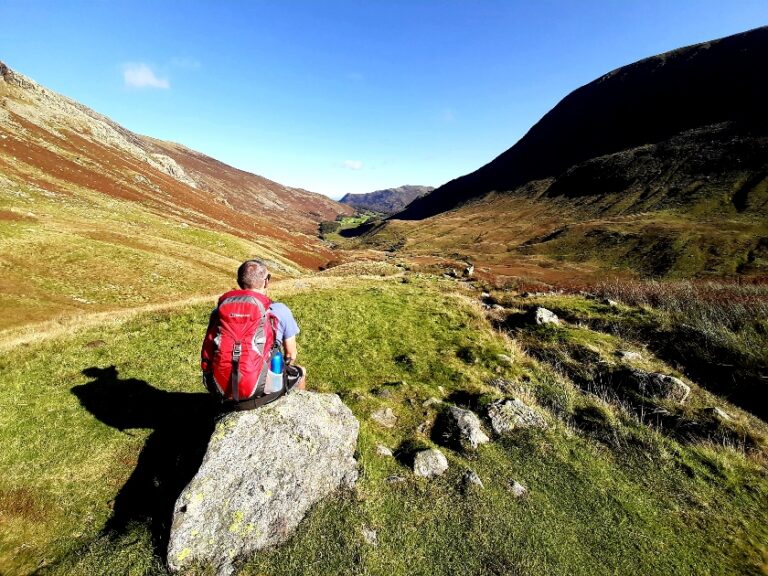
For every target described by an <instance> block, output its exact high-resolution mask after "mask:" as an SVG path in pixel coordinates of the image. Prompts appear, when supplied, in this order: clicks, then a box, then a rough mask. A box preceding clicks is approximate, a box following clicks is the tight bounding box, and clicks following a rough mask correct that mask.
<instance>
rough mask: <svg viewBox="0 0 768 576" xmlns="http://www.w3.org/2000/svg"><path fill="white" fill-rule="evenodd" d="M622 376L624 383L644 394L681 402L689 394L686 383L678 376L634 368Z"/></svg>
mask: <svg viewBox="0 0 768 576" xmlns="http://www.w3.org/2000/svg"><path fill="white" fill-rule="evenodd" d="M623 377H624V381H625V383H626V384H629V385H630V386H632V387H633V388H634V389H636V390H637V391H638V392H639V393H640V394H643V395H644V396H650V397H653V398H663V399H665V400H674V401H675V402H679V403H681V404H682V403H683V402H685V401H686V400H687V399H688V396H689V395H690V394H691V387H690V386H688V384H686V383H685V382H683V381H682V380H680V379H679V378H675V377H674V376H668V375H666V374H661V373H659V372H646V371H645V370H638V369H634V370H629V371H627V372H625V373H624V375H623Z"/></svg>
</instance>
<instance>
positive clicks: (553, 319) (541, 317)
mask: <svg viewBox="0 0 768 576" xmlns="http://www.w3.org/2000/svg"><path fill="white" fill-rule="evenodd" d="M531 320H532V321H533V323H534V324H560V318H558V317H557V314H555V313H554V312H552V311H551V310H547V309H546V308H542V307H541V306H537V307H536V308H534V309H533V312H531Z"/></svg>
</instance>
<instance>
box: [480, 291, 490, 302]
mask: <svg viewBox="0 0 768 576" xmlns="http://www.w3.org/2000/svg"><path fill="white" fill-rule="evenodd" d="M490 297H491V294H490V293H489V292H483V293H482V294H480V298H482V299H483V300H487V299H488V298H490Z"/></svg>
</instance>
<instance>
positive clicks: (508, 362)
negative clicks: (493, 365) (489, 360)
mask: <svg viewBox="0 0 768 576" xmlns="http://www.w3.org/2000/svg"><path fill="white" fill-rule="evenodd" d="M496 359H497V360H498V361H499V362H500V363H501V364H504V365H505V366H512V364H514V363H515V361H514V359H513V358H512V356H508V355H507V354H497V355H496Z"/></svg>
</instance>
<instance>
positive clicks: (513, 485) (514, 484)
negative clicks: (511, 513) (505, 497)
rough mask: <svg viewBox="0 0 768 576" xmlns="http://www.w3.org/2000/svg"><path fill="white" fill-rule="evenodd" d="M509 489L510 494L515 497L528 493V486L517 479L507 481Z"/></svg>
mask: <svg viewBox="0 0 768 576" xmlns="http://www.w3.org/2000/svg"><path fill="white" fill-rule="evenodd" d="M509 491H510V492H512V496H514V497H515V498H522V497H523V496H525V495H526V494H528V488H526V487H525V486H523V485H522V484H520V482H518V481H517V480H510V481H509Z"/></svg>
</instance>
